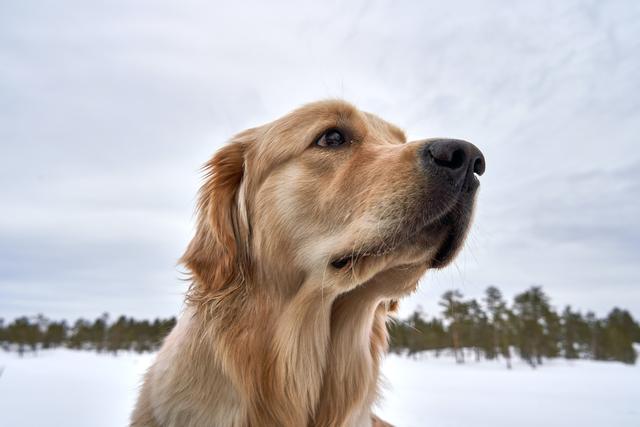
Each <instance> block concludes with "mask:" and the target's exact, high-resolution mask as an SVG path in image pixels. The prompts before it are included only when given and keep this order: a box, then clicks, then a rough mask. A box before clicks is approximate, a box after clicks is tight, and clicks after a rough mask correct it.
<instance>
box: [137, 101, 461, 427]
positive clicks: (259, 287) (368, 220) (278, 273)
mask: <svg viewBox="0 0 640 427" xmlns="http://www.w3.org/2000/svg"><path fill="white" fill-rule="evenodd" d="M327 129H340V130H341V131H342V132H343V133H344V135H345V136H346V137H347V139H348V144H346V145H345V146H344V147H338V148H329V149H326V148H322V147H318V146H316V145H315V141H317V140H318V138H319V136H320V135H322V133H323V132H324V131H326V130H327ZM424 144H425V141H416V142H412V143H407V142H406V139H405V136H404V133H403V132H402V131H401V130H400V129H398V128H396V127H395V126H393V125H391V124H389V123H387V122H385V121H383V120H382V119H380V118H378V117H376V116H374V115H372V114H368V113H364V112H361V111H359V110H357V109H356V108H355V107H353V106H351V105H349V104H347V103H345V102H342V101H322V102H317V103H313V104H309V105H306V106H304V107H302V108H300V109H298V110H296V111H293V112H292V113H290V114H288V115H286V116H284V117H283V118H281V119H279V120H276V121H274V122H272V123H269V124H266V125H264V126H261V127H257V128H254V129H249V130H247V131H244V132H242V133H240V134H238V135H237V136H236V137H234V138H233V139H232V141H231V142H230V143H229V144H227V145H226V146H224V147H223V148H222V149H220V150H219V151H218V152H217V153H216V154H215V156H214V157H213V159H212V160H211V161H209V162H208V163H207V165H206V178H205V182H204V185H203V186H202V189H201V192H200V198H199V202H198V219H197V226H196V231H195V235H194V237H193V240H192V241H191V243H190V244H189V246H188V248H187V250H186V252H185V254H184V256H183V257H182V259H181V261H182V263H183V264H184V265H185V266H186V267H187V268H188V270H189V271H190V273H191V279H192V285H191V287H190V290H189V292H188V294H187V298H186V308H185V311H184V313H183V315H182V316H181V318H180V320H179V321H178V324H177V326H176V327H175V329H174V330H173V331H172V332H171V333H170V334H169V336H168V337H167V338H166V340H165V342H164V344H163V346H162V348H161V350H160V352H159V354H158V356H157V359H156V361H155V363H154V364H153V366H152V367H151V368H150V369H149V371H148V372H147V374H146V376H145V380H144V385H143V387H142V390H141V393H140V396H139V400H138V403H137V405H136V408H135V410H134V412H133V414H132V418H131V426H136V427H151V426H154V427H169V426H176V427H177V426H181V427H189V426H192V427H201V426H202V427H204V426H222V427H226V426H235V427H245V426H252V427H255V426H292V427H299V426H302V427H304V426H327V427H329V426H335V427H338V426H344V427H360V426H371V425H376V426H384V425H388V424H386V423H384V422H382V421H381V420H379V419H377V418H375V417H374V416H373V414H372V413H371V406H372V403H373V402H374V401H375V400H376V397H377V389H378V371H379V366H380V358H381V356H382V355H383V354H384V353H385V350H386V348H387V334H386V326H385V322H386V321H387V319H388V316H389V313H390V312H392V311H393V310H394V309H395V306H396V300H397V299H398V298H400V297H402V296H404V295H407V294H409V293H411V292H412V291H413V290H414V289H415V286H416V284H417V281H418V279H419V278H420V277H421V276H422V275H423V274H424V272H425V271H426V270H427V269H428V268H429V267H431V266H433V265H432V264H433V262H434V259H435V258H436V257H437V256H438V253H439V252H438V251H439V250H441V249H442V245H443V242H444V241H445V240H446V239H447V238H448V237H450V235H451V233H452V227H453V226H449V225H447V224H449V223H450V222H451V221H445V220H443V219H442V218H445V214H446V215H456V218H457V217H460V218H463V219H464V220H460V221H459V224H458V225H459V226H458V227H457V228H455V227H454V228H455V231H456V233H458V234H459V235H460V236H457V239H458V240H457V241H456V242H457V243H456V245H457V246H459V244H458V243H459V242H461V241H462V239H463V238H464V234H465V232H466V227H467V224H468V219H469V217H470V211H471V207H469V206H471V204H472V202H471V204H469V203H467V202H466V201H465V202H464V203H462V202H460V201H459V200H458V199H456V198H455V197H451V196H447V195H445V196H440V195H439V193H438V191H440V190H439V188H438V185H437V182H436V181H435V180H430V179H429V178H428V177H426V178H425V174H424V171H423V170H422V169H421V166H420V162H419V161H418V160H416V159H417V158H418V157H419V150H420V149H421V147H422V146H424ZM425 195H426V196H425ZM451 212H453V214H451ZM418 217H419V218H420V221H421V222H420V221H417V220H414V218H418ZM446 218H449V217H446ZM416 221H417V222H416ZM418 222H419V223H420V226H419V227H418V226H417V225H416V224H417V223H418ZM456 251H457V247H456V248H454V249H452V250H451V251H450V252H451V253H450V254H447V255H446V256H447V257H448V259H449V258H452V257H453V256H454V255H455V252H456ZM339 258H344V259H347V260H348V261H346V266H345V267H343V268H337V267H334V266H333V265H332V262H333V261H335V260H336V259H339Z"/></svg>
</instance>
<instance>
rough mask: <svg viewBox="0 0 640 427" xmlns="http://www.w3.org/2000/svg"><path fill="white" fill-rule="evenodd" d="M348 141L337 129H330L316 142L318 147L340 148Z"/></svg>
mask: <svg viewBox="0 0 640 427" xmlns="http://www.w3.org/2000/svg"><path fill="white" fill-rule="evenodd" d="M345 142H347V141H346V139H345V137H344V135H343V134H342V133H341V132H340V131H338V130H335V129H330V130H328V131H326V132H325V133H323V134H322V136H321V137H320V138H318V140H317V141H316V145H317V146H319V147H339V146H341V145H342V144H344V143H345Z"/></svg>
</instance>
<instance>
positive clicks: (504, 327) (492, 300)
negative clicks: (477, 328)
mask: <svg viewBox="0 0 640 427" xmlns="http://www.w3.org/2000/svg"><path fill="white" fill-rule="evenodd" d="M484 300H485V304H486V306H487V311H488V312H489V316H490V321H491V326H492V328H491V330H492V335H493V337H492V338H493V339H492V347H493V350H492V354H500V355H502V357H504V358H505V360H506V363H507V368H509V369H511V350H510V344H511V319H512V318H513V315H512V314H511V313H510V311H509V309H508V308H507V304H506V302H505V301H504V300H503V299H502V293H501V292H500V290H499V289H498V288H496V287H495V286H490V287H488V288H487V290H486V291H485V299H484Z"/></svg>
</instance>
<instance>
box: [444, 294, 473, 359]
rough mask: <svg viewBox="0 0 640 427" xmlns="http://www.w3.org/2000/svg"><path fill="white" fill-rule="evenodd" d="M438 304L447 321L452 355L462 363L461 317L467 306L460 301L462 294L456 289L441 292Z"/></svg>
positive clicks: (463, 316) (464, 314)
mask: <svg viewBox="0 0 640 427" xmlns="http://www.w3.org/2000/svg"><path fill="white" fill-rule="evenodd" d="M439 304H440V306H441V307H442V309H443V310H442V314H443V315H444V318H445V319H446V320H447V321H448V322H449V336H450V338H451V345H452V346H453V355H454V357H455V359H456V362H458V363H464V350H463V348H462V333H463V330H462V329H463V319H464V318H465V317H466V314H467V306H466V304H464V303H463V302H462V294H461V293H460V291H458V290H454V291H447V292H445V293H444V294H442V297H441V301H440V303H439Z"/></svg>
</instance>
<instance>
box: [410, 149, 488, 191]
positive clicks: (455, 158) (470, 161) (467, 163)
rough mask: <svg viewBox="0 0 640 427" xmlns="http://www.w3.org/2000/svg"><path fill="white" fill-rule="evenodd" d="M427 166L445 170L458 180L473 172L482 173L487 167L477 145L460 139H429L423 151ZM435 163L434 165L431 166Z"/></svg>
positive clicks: (471, 175) (470, 177)
mask: <svg viewBox="0 0 640 427" xmlns="http://www.w3.org/2000/svg"><path fill="white" fill-rule="evenodd" d="M422 153H423V157H424V160H425V166H426V167H428V168H430V167H434V166H435V167H436V168H438V169H440V170H443V171H444V172H446V173H447V174H448V175H450V176H451V177H452V178H454V179H455V180H456V181H459V180H462V179H464V178H465V177H467V179H472V178H473V174H474V173H476V174H478V175H482V174H483V173H484V169H485V162H484V156H483V155H482V152H481V151H480V150H479V149H478V147H476V146H475V145H473V144H471V143H470V142H467V141H462V140H460V139H431V140H427V142H426V144H425V147H424V149H423V151H422ZM431 165H433V166H431Z"/></svg>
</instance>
